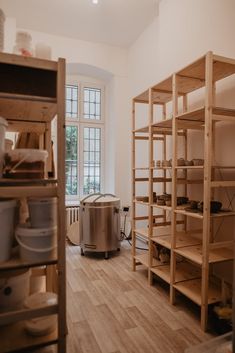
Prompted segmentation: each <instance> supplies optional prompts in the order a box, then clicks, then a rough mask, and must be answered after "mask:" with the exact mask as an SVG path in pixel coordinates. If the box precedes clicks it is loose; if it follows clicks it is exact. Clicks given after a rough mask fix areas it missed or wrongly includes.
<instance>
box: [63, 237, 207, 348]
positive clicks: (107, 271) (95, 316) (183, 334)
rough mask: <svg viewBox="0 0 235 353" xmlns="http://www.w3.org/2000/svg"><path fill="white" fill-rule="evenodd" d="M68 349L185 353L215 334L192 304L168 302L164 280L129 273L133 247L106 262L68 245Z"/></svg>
mask: <svg viewBox="0 0 235 353" xmlns="http://www.w3.org/2000/svg"><path fill="white" fill-rule="evenodd" d="M67 302H68V304H67V314H68V315H67V316H68V329H69V334H68V353H183V352H184V350H185V349H186V348H187V347H189V346H192V345H196V344H198V343H200V342H202V341H205V340H208V339H209V338H210V337H211V336H210V335H209V334H205V333H203V332H202V331H201V329H200V322H199V315H198V313H197V312H196V311H195V309H194V307H193V305H191V304H189V303H188V304H187V305H184V303H183V300H182V299H180V300H179V302H178V305H176V306H171V305H170V304H169V295H168V288H167V287H166V285H164V284H163V283H162V282H160V281H157V282H155V284H154V286H149V285H148V283H147V277H146V269H144V267H143V266H139V267H138V269H137V271H136V272H132V271H131V253H130V246H129V245H128V244H124V246H122V248H121V252H120V253H119V254H116V255H114V256H112V257H111V258H110V259H109V260H104V258H103V257H102V256H99V255H95V256H91V255H86V256H85V257H82V256H81V255H80V248H79V247H77V246H72V245H68V247H67Z"/></svg>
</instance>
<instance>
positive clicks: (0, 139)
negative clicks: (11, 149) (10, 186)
mask: <svg viewBox="0 0 235 353" xmlns="http://www.w3.org/2000/svg"><path fill="white" fill-rule="evenodd" d="M7 125H8V124H7V121H6V120H5V119H3V118H1V117H0V178H2V171H3V163H4V153H5V135H6V128H7Z"/></svg>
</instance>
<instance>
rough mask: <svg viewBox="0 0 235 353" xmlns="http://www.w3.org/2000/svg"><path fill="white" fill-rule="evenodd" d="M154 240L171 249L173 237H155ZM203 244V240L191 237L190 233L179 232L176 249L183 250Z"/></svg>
mask: <svg viewBox="0 0 235 353" xmlns="http://www.w3.org/2000/svg"><path fill="white" fill-rule="evenodd" d="M152 240H153V241H154V242H156V243H158V244H160V245H162V246H164V247H165V248H168V249H171V235H168V236H155V237H153V238H152ZM198 244H201V240H200V239H198V238H196V237H194V236H193V235H190V233H185V232H178V233H177V235H176V248H177V249H178V248H183V247H187V246H192V245H198Z"/></svg>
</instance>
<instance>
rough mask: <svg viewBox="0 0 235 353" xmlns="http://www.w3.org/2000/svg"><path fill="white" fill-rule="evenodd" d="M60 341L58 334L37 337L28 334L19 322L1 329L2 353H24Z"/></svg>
mask: <svg viewBox="0 0 235 353" xmlns="http://www.w3.org/2000/svg"><path fill="white" fill-rule="evenodd" d="M57 341H58V336H57V332H53V333H51V334H50V335H46V336H41V337H35V336H30V335H29V334H27V332H26V331H25V328H24V323H23V322H18V323H15V324H13V325H10V326H9V325H7V326H4V327H1V330H0V342H1V344H0V353H8V352H11V351H14V352H16V351H17V352H18V351H19V352H20V351H21V352H24V350H26V349H29V348H39V347H44V346H47V345H50V344H55V343H57Z"/></svg>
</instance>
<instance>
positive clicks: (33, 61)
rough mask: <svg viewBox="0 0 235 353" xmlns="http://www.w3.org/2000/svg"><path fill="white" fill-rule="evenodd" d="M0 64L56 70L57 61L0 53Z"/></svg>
mask: <svg viewBox="0 0 235 353" xmlns="http://www.w3.org/2000/svg"><path fill="white" fill-rule="evenodd" d="M0 62H1V63H6V64H13V65H19V66H26V67H32V68H37V69H44V70H52V71H57V70H58V63H57V61H52V60H45V59H39V58H34V57H27V56H22V55H16V54H8V53H0Z"/></svg>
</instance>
